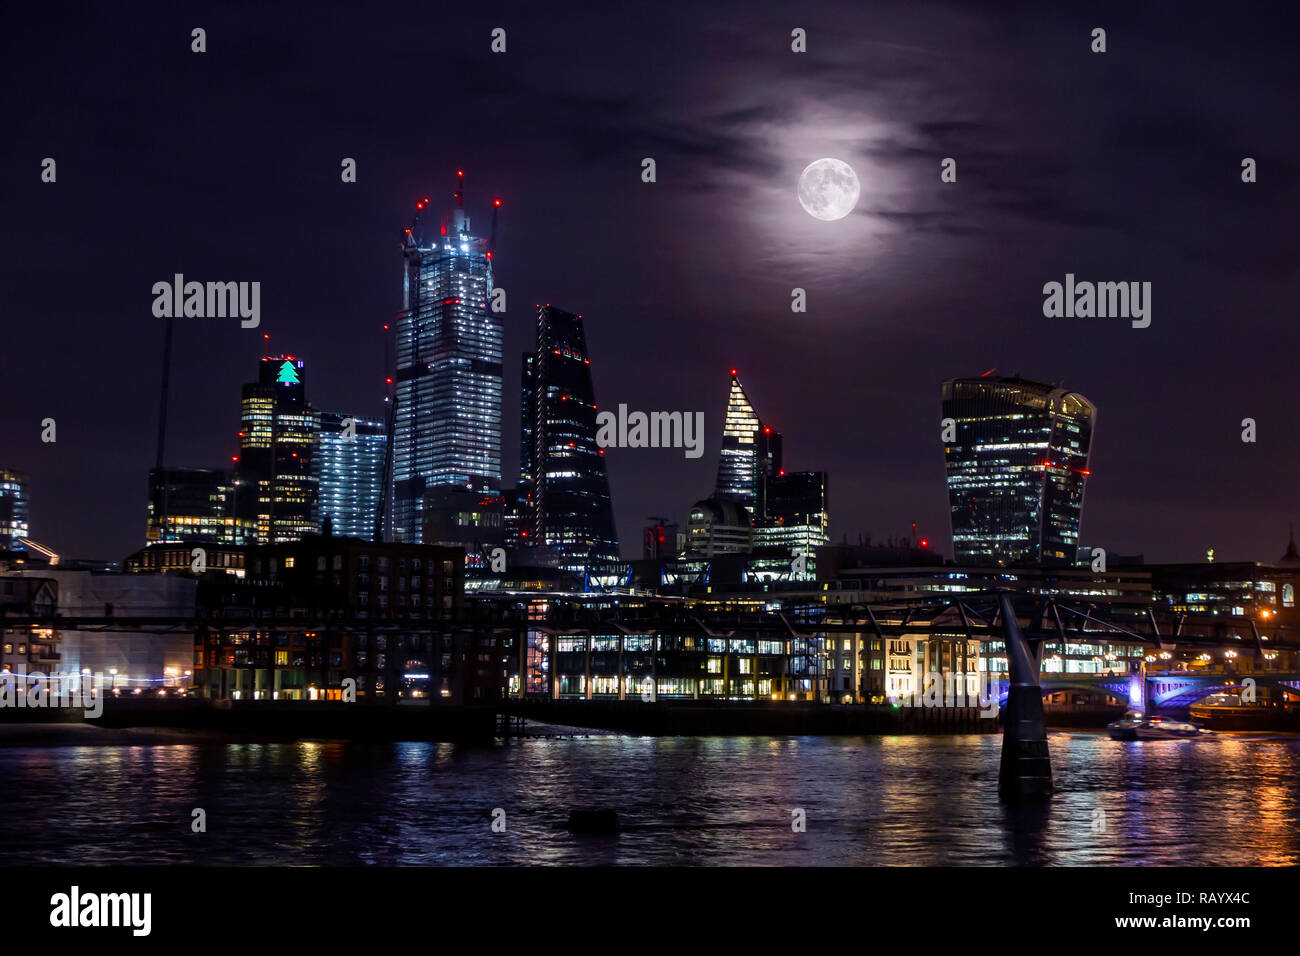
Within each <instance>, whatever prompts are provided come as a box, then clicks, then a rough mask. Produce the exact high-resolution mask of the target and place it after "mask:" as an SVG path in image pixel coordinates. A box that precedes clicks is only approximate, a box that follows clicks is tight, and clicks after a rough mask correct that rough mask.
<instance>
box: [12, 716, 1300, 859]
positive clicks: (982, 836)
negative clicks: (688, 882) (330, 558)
mask: <svg viewBox="0 0 1300 956" xmlns="http://www.w3.org/2000/svg"><path fill="white" fill-rule="evenodd" d="M182 739H183V738H182ZM1050 745H1051V752H1052V768H1053V773H1054V776H1055V781H1056V786H1057V792H1056V794H1055V795H1054V796H1053V797H1052V798H1051V800H1050V801H1048V802H1047V803H1046V804H1045V805H1043V806H1042V807H1040V808H1038V809H1034V810H1019V811H1016V810H1012V809H1010V808H1008V807H1006V806H1005V805H1003V804H1002V803H1000V802H999V801H998V799H997V793H996V789H997V770H998V760H999V754H1000V747H1001V739H1000V737H996V736H974V735H972V736H951V737H922V736H907V737H833V738H825V737H821V738H811V737H797V738H796V737H779V738H771V737H739V738H737V737H733V738H721V737H716V738H684V737H675V738H674V737H670V738H651V737H624V736H618V735H612V734H593V735H591V736H585V737H583V736H580V737H576V738H571V739H524V740H514V741H510V742H503V743H499V744H497V745H495V746H492V747H478V748H473V747H463V746H458V745H452V744H421V743H402V744H383V745H376V744H351V743H333V742H301V743H221V742H210V741H208V742H180V743H173V744H150V745H144V746H41V747H24V746H14V747H5V748H0V861H2V862H3V863H5V864H9V865H20V864H50V863H55V864H58V863H63V864H75V865H103V864H175V863H198V864H220V865H257V864H299V865H332V864H347V865H353V864H371V863H376V864H390V865H430V864H435V865H445V864H533V863H543V864H605V865H609V864H670V865H681V864H698V865H813V864H820V865H897V866H909V865H994V864H1033V865H1088V864H1119V865H1129V866H1136V865H1143V864H1152V865H1179V864H1187V865H1207V864H1208V865H1251V866H1257V865H1295V864H1296V863H1297V862H1300V827H1298V826H1297V813H1298V808H1297V803H1298V802H1300V738H1297V737H1284V736H1276V735H1272V736H1266V735H1250V734H1240V735H1231V734H1223V735H1219V736H1218V738H1217V739H1215V740H1208V741H1195V742H1192V741H1157V742H1142V743H1119V742H1116V741H1112V740H1109V739H1108V738H1107V737H1106V736H1105V735H1104V734H1100V733H1092V732H1069V733H1066V732H1056V733H1053V734H1052V735H1051V738H1050ZM196 808H201V809H202V810H203V811H204V812H205V814H206V825H207V830H206V832H204V833H194V832H192V828H191V821H192V820H193V819H194V816H193V811H194V810H195V809H196ZM585 808H613V809H615V810H617V811H618V812H619V815H620V819H621V822H622V824H623V825H624V827H625V830H624V832H622V833H620V834H619V835H617V836H612V837H598V836H575V835H571V834H569V833H568V832H567V831H566V830H565V829H564V822H565V820H566V819H567V817H568V814H569V811H570V810H572V809H585ZM494 810H499V811H504V814H502V813H497V814H496V815H495V818H496V819H497V820H498V827H499V826H500V825H501V821H503V822H504V828H505V829H504V832H496V833H494V832H493V830H492V826H493V820H494V814H493V811H494ZM795 811H802V818H803V819H804V821H805V826H806V828H805V830H804V831H803V832H795V828H794V826H793V824H794V822H795V821H796V818H797V817H798V816H800V815H799V814H798V813H796V812H795Z"/></svg>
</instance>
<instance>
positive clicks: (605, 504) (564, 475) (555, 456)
mask: <svg viewBox="0 0 1300 956" xmlns="http://www.w3.org/2000/svg"><path fill="white" fill-rule="evenodd" d="M524 372H525V376H526V378H525V381H524V391H523V406H524V407H523V409H522V414H523V420H524V426H523V427H524V429H525V434H526V435H530V436H531V439H532V447H531V450H530V451H529V454H528V459H527V461H528V467H529V475H528V477H527V482H526V487H527V489H528V494H529V495H530V496H531V497H530V501H529V506H530V513H531V519H532V534H531V535H530V536H529V537H530V539H531V541H532V542H533V544H534V545H535V546H539V547H546V548H553V549H554V550H555V551H557V552H558V553H559V554H560V555H561V561H562V566H563V567H566V568H568V569H570V570H581V569H584V568H587V567H589V566H591V565H592V564H593V563H598V562H605V561H617V560H618V557H619V547H618V535H617V533H616V531H615V528H614V507H613V504H612V501H611V497H610V491H609V476H608V475H607V474H606V471H605V452H604V449H602V448H600V447H599V446H598V444H597V442H596V431H597V429H596V392H595V388H594V387H593V386H592V381H591V358H590V356H589V354H588V351H587V337H586V333H585V331H584V329H583V324H582V316H580V315H575V314H574V313H572V312H566V311H564V310H563V309H558V308H555V307H554V306H551V305H544V306H540V307H539V308H538V310H537V347H536V350H535V351H534V353H533V357H532V361H531V362H528V361H525V363H524Z"/></svg>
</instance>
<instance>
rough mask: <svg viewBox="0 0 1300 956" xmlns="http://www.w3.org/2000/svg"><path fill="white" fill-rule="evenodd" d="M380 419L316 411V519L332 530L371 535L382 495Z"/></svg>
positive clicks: (356, 535) (369, 537)
mask: <svg viewBox="0 0 1300 956" xmlns="http://www.w3.org/2000/svg"><path fill="white" fill-rule="evenodd" d="M387 443H388V437H387V435H385V433H384V423H383V422H378V421H370V420H367V419H363V418H359V417H357V416H355V415H337V414H334V413H333V412H322V413H321V417H320V448H319V449H318V451H317V456H316V462H317V472H318V481H319V491H318V494H317V498H316V521H317V524H319V525H320V526H321V527H322V528H324V527H325V519H327V518H328V519H329V522H330V524H329V527H330V531H331V533H332V534H336V535H341V536H343V537H348V538H361V539H362V540H363V541H373V540H375V521H376V519H377V517H378V515H379V507H380V504H381V502H382V499H383V495H384V452H385V450H386V449H387Z"/></svg>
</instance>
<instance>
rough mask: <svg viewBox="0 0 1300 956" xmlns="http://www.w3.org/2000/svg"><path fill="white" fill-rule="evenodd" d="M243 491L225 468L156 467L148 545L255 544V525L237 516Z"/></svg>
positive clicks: (148, 518) (151, 482)
mask: <svg viewBox="0 0 1300 956" xmlns="http://www.w3.org/2000/svg"><path fill="white" fill-rule="evenodd" d="M237 488H238V485H237V483H236V480H235V476H234V474H233V473H232V472H230V471H226V470H224V469H219V468H161V469H159V468H153V469H150V471H149V504H148V508H147V516H146V520H145V541H146V543H148V544H160V543H162V542H165V541H193V542H208V543H211V544H226V545H243V544H253V543H254V541H255V537H256V534H255V522H254V519H253V518H247V517H243V516H242V515H239V514H237V504H238V498H237V495H236V491H237Z"/></svg>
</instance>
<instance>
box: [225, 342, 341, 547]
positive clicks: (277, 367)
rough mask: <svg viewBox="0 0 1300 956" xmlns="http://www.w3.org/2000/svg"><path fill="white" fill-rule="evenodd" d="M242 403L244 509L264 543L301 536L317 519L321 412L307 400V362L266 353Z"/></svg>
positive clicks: (240, 501)
mask: <svg viewBox="0 0 1300 956" xmlns="http://www.w3.org/2000/svg"><path fill="white" fill-rule="evenodd" d="M258 371H259V374H258V380H257V381H256V382H251V383H249V384H248V385H245V386H244V389H243V400H242V402H241V405H240V429H239V463H238V465H237V466H236V469H235V474H236V476H237V478H238V480H239V488H238V491H237V493H236V500H237V508H238V514H239V517H240V518H241V519H244V520H251V521H252V522H253V524H254V537H255V539H256V541H257V543H259V544H266V543H275V542H278V541H296V540H298V539H299V538H301V537H302V536H303V535H304V534H315V533H317V532H318V531H319V530H320V526H319V525H318V524H317V523H316V493H317V479H316V471H315V465H314V459H315V454H316V449H317V446H318V440H319V433H320V415H319V414H318V413H317V412H316V411H315V409H313V408H312V407H311V406H310V405H309V404H307V392H306V385H305V383H304V377H305V374H306V373H305V369H304V365H303V361H302V360H301V359H296V358H294V357H293V356H292V355H277V356H270V355H268V356H265V357H264V358H263V359H262V363H261V366H260V368H259V370H258Z"/></svg>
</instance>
